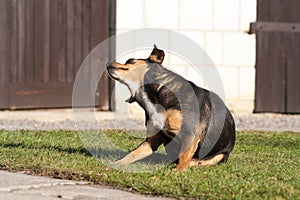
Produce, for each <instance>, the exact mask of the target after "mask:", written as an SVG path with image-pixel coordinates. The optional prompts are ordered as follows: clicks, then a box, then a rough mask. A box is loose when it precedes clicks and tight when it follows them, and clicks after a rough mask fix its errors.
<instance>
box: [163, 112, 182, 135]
mask: <svg viewBox="0 0 300 200" xmlns="http://www.w3.org/2000/svg"><path fill="white" fill-rule="evenodd" d="M181 123H182V114H181V111H180V110H175V109H168V110H167V111H166V129H167V131H168V132H169V133H171V134H174V135H176V134H177V133H178V132H179V129H180V127H181Z"/></svg>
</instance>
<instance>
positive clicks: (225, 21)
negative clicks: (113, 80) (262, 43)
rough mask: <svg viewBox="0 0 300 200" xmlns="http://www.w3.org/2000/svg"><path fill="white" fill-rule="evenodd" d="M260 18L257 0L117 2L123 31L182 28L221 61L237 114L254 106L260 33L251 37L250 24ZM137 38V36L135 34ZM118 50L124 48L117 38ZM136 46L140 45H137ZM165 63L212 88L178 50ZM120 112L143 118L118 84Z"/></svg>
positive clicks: (228, 99)
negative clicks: (178, 55)
mask: <svg viewBox="0 0 300 200" xmlns="http://www.w3.org/2000/svg"><path fill="white" fill-rule="evenodd" d="M255 20H256V0H117V34H119V33H123V32H126V31H131V30H135V29H140V28H163V29H169V30H172V31H176V32H178V33H181V34H184V35H185V36H187V37H189V38H191V39H192V40H194V41H195V42H196V43H197V44H199V45H200V46H201V47H202V48H203V49H204V50H205V51H206V52H207V54H208V55H209V57H210V58H211V59H212V61H213V63H214V64H215V66H216V68H217V70H218V72H219V75H220V76H221V80H222V82H223V86H224V92H225V103H226V104H227V105H228V107H229V108H230V110H231V111H232V112H233V113H245V112H246V113H250V112H252V111H253V108H254V86H255V68H254V65H255V36H254V35H248V34H247V33H246V32H247V31H248V29H249V23H250V22H254V21H255ZM132 37H135V36H134V34H133V35H132ZM116 45H117V51H118V48H119V45H120V44H118V42H117V44H116ZM132 45H133V48H138V47H135V46H134V44H132ZM149 53H150V52H149V51H137V52H133V53H129V54H128V55H124V56H122V57H120V58H118V61H120V62H123V61H125V60H126V59H128V58H130V57H147V56H148V54H149ZM209 65H211V63H210V62H207V61H206V60H205V59H204V60H203V63H199V67H204V68H205V70H204V73H203V74H202V75H203V76H204V80H205V78H206V77H209V76H213V74H211V73H210V72H211V67H212V66H209ZM164 66H166V67H168V68H170V69H172V70H173V71H175V72H177V73H179V74H180V75H182V76H184V77H185V78H187V79H189V80H192V81H194V82H195V83H197V84H198V85H199V86H202V87H206V85H205V81H202V80H200V79H199V77H195V72H194V68H193V67H190V66H189V65H188V64H187V63H186V62H184V61H183V60H181V59H180V58H178V57H176V56H175V55H172V54H167V55H166V59H165V61H164ZM115 95H116V96H115V101H116V102H115V103H116V110H117V112H120V113H129V114H131V115H130V116H131V117H133V118H140V117H143V114H142V112H141V110H140V108H138V106H137V105H136V104H132V105H128V104H126V103H125V102H124V100H125V99H126V98H127V97H129V92H128V90H127V89H126V88H125V87H124V86H122V85H120V84H117V85H116V88H115Z"/></svg>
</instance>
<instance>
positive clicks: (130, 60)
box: [125, 58, 137, 64]
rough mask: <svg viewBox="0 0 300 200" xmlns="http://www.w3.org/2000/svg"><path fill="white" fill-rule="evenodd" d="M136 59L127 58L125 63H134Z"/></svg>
mask: <svg viewBox="0 0 300 200" xmlns="http://www.w3.org/2000/svg"><path fill="white" fill-rule="evenodd" d="M136 61H137V60H136V59H134V58H131V59H129V60H127V61H126V63H125V64H134V63H136Z"/></svg>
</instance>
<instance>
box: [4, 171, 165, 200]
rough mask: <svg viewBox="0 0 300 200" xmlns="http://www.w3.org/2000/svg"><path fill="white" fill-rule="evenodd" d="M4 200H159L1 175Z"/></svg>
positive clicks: (64, 182) (73, 183)
mask: <svg viewBox="0 0 300 200" xmlns="http://www.w3.org/2000/svg"><path fill="white" fill-rule="evenodd" d="M0 180H1V181H0V200H55V199H56V200H57V199H62V200H64V199H66V200H67V199H68V200H70V199H71V200H98V199H99V200H104V199H105V200H106V199H107V200H109V199H117V200H121V199H122V200H123V199H124V200H129V199H133V200H135V199H141V200H143V199H144V200H151V199H154V200H159V199H164V198H159V197H146V196H143V195H138V194H133V193H130V192H125V191H120V190H115V189H110V188H105V187H102V186H96V185H92V184H91V183H89V182H76V181H67V180H59V179H51V178H47V177H38V176H30V175H25V174H20V173H11V172H6V171H0Z"/></svg>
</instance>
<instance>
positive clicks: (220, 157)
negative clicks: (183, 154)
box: [189, 153, 225, 167]
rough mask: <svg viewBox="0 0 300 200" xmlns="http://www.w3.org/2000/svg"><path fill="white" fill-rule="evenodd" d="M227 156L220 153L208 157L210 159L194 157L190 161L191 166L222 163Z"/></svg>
mask: <svg viewBox="0 0 300 200" xmlns="http://www.w3.org/2000/svg"><path fill="white" fill-rule="evenodd" d="M224 157H225V154H223V153H222V154H218V155H215V156H214V157H212V158H210V159H208V160H199V159H193V160H192V161H191V162H190V163H189V166H201V167H204V166H212V165H216V164H218V163H220V162H221V161H222V160H223V159H224Z"/></svg>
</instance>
